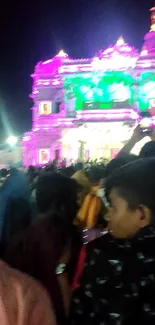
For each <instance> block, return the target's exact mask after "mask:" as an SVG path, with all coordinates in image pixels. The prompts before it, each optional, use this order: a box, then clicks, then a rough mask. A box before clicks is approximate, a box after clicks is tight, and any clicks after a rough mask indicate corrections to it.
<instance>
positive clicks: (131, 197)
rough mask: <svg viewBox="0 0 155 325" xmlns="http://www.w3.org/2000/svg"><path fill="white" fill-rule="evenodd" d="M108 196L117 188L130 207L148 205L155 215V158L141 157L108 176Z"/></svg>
mask: <svg viewBox="0 0 155 325" xmlns="http://www.w3.org/2000/svg"><path fill="white" fill-rule="evenodd" d="M105 186H106V196H107V198H109V194H110V192H111V191H112V189H114V188H116V189H117V190H118V193H119V195H120V196H121V197H122V198H124V199H125V200H126V201H127V202H128V206H129V208H130V209H135V208H136V207H137V206H138V205H141V204H143V205H146V206H147V207H148V208H149V209H150V210H151V212H152V215H153V216H155V159H153V158H152V159H151V158H150V159H149V158H148V159H139V160H138V161H136V162H133V163H131V164H128V165H126V166H124V167H122V168H120V169H119V170H117V171H115V173H114V174H113V175H112V176H110V177H109V178H107V180H106V184H105Z"/></svg>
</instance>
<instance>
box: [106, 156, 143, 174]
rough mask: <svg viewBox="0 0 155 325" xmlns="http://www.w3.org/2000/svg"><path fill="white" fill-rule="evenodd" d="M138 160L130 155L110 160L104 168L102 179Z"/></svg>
mask: <svg viewBox="0 0 155 325" xmlns="http://www.w3.org/2000/svg"><path fill="white" fill-rule="evenodd" d="M137 159H138V157H137V156H135V155H130V154H122V155H119V156H117V157H116V158H114V159H112V160H111V161H110V162H109V163H108V164H107V165H106V168H105V172H104V177H105V178H106V177H108V176H110V175H111V174H112V173H113V172H114V171H115V170H116V169H118V168H120V167H122V166H124V165H126V164H129V163H131V162H133V161H136V160H137Z"/></svg>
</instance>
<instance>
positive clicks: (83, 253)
mask: <svg viewBox="0 0 155 325" xmlns="http://www.w3.org/2000/svg"><path fill="white" fill-rule="evenodd" d="M85 259H86V246H83V247H82V249H81V252H80V255H79V260H78V263H77V269H76V272H75V277H74V281H73V284H72V291H74V290H75V289H77V288H78V287H79V280H80V278H81V275H82V273H83V270H84V263H85Z"/></svg>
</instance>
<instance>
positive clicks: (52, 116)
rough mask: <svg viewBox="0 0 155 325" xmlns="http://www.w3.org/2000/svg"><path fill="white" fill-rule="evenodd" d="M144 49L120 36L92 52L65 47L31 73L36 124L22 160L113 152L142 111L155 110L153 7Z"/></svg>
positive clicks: (35, 162) (27, 137)
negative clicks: (85, 54) (75, 53)
mask: <svg viewBox="0 0 155 325" xmlns="http://www.w3.org/2000/svg"><path fill="white" fill-rule="evenodd" d="M150 12H151V27H150V31H149V32H148V33H147V34H146V35H145V37H144V42H143V46H142V51H141V53H138V51H137V50H136V49H135V48H134V47H132V46H130V45H129V44H127V43H126V42H125V41H124V39H123V38H122V37H120V38H119V39H118V41H117V42H116V44H115V45H114V46H109V47H108V48H107V49H105V50H101V51H100V52H99V53H98V54H97V55H95V56H94V57H93V58H86V59H72V58H70V57H69V56H68V55H67V54H66V53H65V52H64V51H63V50H61V51H60V52H59V53H58V54H57V55H56V56H55V57H54V58H52V59H49V60H47V61H44V62H39V63H38V64H37V65H36V67H35V70H34V73H33V74H32V76H31V77H32V79H33V89H32V94H31V98H32V100H33V107H32V130H31V131H30V132H26V133H25V134H24V137H23V140H22V145H23V147H24V155H23V156H24V158H23V160H24V161H23V163H24V166H29V165H39V166H41V165H45V164H48V163H50V161H53V160H54V159H56V160H59V159H61V158H65V159H68V160H77V159H80V160H85V159H88V158H92V159H99V158H100V157H102V156H105V157H107V158H111V157H113V156H114V155H115V154H116V153H117V151H118V150H119V149H120V148H121V146H122V145H123V143H124V142H125V141H126V140H128V138H129V137H130V136H131V133H132V130H133V127H134V126H135V123H137V121H139V120H140V118H141V116H142V115H143V114H145V115H147V113H149V114H151V115H152V121H154V113H155V8H152V9H151V11H150Z"/></svg>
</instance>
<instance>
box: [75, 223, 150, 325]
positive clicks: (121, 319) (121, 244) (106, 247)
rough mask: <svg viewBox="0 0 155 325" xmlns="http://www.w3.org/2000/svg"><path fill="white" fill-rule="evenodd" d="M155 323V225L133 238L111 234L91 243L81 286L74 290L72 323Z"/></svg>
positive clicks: (119, 324) (101, 324)
mask: <svg viewBox="0 0 155 325" xmlns="http://www.w3.org/2000/svg"><path fill="white" fill-rule="evenodd" d="M132 323H133V324H136V325H138V324H140V325H142V324H146V325H152V324H155V229H154V228H152V227H146V228H144V229H143V230H142V231H141V232H139V233H138V235H137V236H135V237H134V238H133V239H131V240H114V239H113V238H112V237H111V236H110V235H109V234H108V235H106V236H103V237H100V238H98V239H96V240H94V241H93V242H91V243H89V244H88V245H87V258H86V263H85V268H84V273H83V275H82V278H81V280H80V287H79V288H78V289H77V290H76V291H75V292H74V293H73V297H72V303H71V311H70V324H71V325H132Z"/></svg>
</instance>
